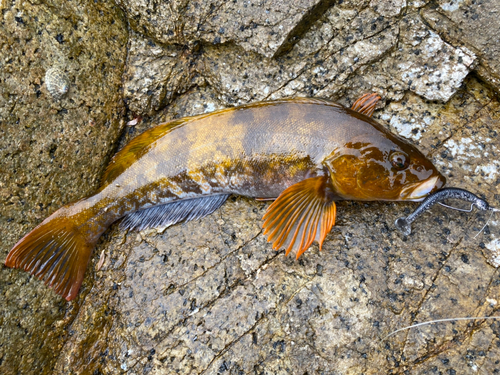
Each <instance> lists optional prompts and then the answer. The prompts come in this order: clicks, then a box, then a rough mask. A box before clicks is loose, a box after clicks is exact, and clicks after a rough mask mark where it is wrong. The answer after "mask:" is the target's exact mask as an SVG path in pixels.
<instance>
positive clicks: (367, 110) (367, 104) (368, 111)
mask: <svg viewBox="0 0 500 375" xmlns="http://www.w3.org/2000/svg"><path fill="white" fill-rule="evenodd" d="M379 100H380V96H379V95H378V94H375V93H372V94H364V95H363V96H361V97H360V98H359V99H358V100H356V101H355V102H354V104H353V105H352V106H351V109H352V110H353V111H356V112H359V113H362V114H364V115H367V116H368V117H372V115H373V112H374V111H375V106H376V105H377V103H378V101H379Z"/></svg>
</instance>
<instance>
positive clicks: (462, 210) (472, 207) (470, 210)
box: [438, 202, 474, 212]
mask: <svg viewBox="0 0 500 375" xmlns="http://www.w3.org/2000/svg"><path fill="white" fill-rule="evenodd" d="M438 204H440V205H441V206H443V207H446V208H451V209H452V210H457V211H461V212H472V210H473V209H474V203H472V204H471V205H470V209H468V210H466V209H463V208H458V207H453V206H448V205H447V204H444V203H442V202H438Z"/></svg>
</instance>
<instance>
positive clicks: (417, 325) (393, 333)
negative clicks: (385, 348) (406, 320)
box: [382, 316, 500, 341]
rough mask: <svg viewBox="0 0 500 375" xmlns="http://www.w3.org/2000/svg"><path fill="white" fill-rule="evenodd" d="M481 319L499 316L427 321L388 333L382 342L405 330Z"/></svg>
mask: <svg viewBox="0 0 500 375" xmlns="http://www.w3.org/2000/svg"><path fill="white" fill-rule="evenodd" d="M482 319H485V320H486V319H500V316H467V317H464V318H446V319H436V320H429V321H428V322H422V323H417V324H413V325H411V326H408V327H404V328H400V329H397V330H395V331H393V332H391V333H389V334H388V335H387V336H385V337H384V338H383V339H382V341H384V340H386V339H387V338H389V337H391V336H393V335H395V334H396V333H398V332H401V331H405V330H407V329H411V328H416V327H421V326H425V325H429V324H434V323H443V322H454V321H460V320H482Z"/></svg>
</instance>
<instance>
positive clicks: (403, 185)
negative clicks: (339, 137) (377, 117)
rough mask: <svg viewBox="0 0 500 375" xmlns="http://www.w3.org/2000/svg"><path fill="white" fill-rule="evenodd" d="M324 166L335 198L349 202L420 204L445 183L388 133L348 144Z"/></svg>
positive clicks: (416, 153) (418, 154) (425, 161)
mask: <svg viewBox="0 0 500 375" xmlns="http://www.w3.org/2000/svg"><path fill="white" fill-rule="evenodd" d="M325 164H326V166H327V168H328V170H329V172H330V175H331V179H332V184H333V186H334V188H335V192H336V194H337V195H338V196H339V197H341V198H343V199H349V200H366V201H376V200H379V201H421V200H423V199H424V198H425V197H426V196H427V195H429V194H431V193H433V192H434V191H436V190H438V189H440V188H441V187H443V186H444V184H445V183H446V179H445V178H444V177H443V175H441V173H439V171H438V170H437V169H436V167H435V166H434V165H433V164H432V163H431V162H430V161H429V160H428V159H427V158H426V157H425V156H424V155H423V154H422V153H421V152H420V151H419V150H418V149H417V148H416V147H414V146H413V145H411V144H409V143H408V142H406V141H405V140H403V139H400V138H399V137H397V136H395V135H393V134H391V133H389V132H387V131H385V132H380V134H377V135H376V136H373V135H371V136H369V135H363V136H361V137H357V138H355V139H353V140H351V141H350V142H348V143H346V144H345V145H343V146H342V147H339V148H337V149H336V150H335V151H334V152H333V153H332V154H331V155H330V156H329V157H328V158H327V159H326V160H325Z"/></svg>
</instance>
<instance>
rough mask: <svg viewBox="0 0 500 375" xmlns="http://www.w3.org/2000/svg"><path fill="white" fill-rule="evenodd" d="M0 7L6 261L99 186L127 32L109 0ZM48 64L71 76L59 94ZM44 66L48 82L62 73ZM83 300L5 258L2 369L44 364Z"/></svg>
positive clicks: (118, 102)
mask: <svg viewBox="0 0 500 375" xmlns="http://www.w3.org/2000/svg"><path fill="white" fill-rule="evenodd" d="M0 8H1V9H2V12H1V16H0V17H1V18H0V23H1V25H0V158H1V162H0V174H1V178H0V207H1V209H0V243H1V254H2V255H1V260H2V263H3V261H4V260H5V256H6V255H7V251H8V250H9V248H11V247H12V246H13V245H14V244H15V243H16V242H17V241H18V240H19V239H20V238H21V237H22V235H23V233H26V232H28V231H29V230H31V229H32V228H33V227H34V226H36V225H37V224H38V223H39V222H40V221H42V220H43V219H44V218H45V217H46V216H48V215H49V214H50V213H52V212H53V211H55V210H56V209H57V208H59V207H60V206H62V205H63V204H65V203H68V202H70V201H73V200H75V199H79V198H80V197H83V196H85V195H87V194H90V193H91V192H92V191H94V190H95V188H96V187H97V183H98V182H99V179H100V175H101V173H102V171H103V168H104V166H105V164H106V161H107V160H108V159H109V157H110V156H111V155H112V153H113V148H114V147H113V145H114V144H115V143H116V140H117V138H118V136H119V135H120V132H121V128H122V124H123V113H124V111H123V110H124V106H123V102H122V99H121V93H120V86H121V80H122V75H123V69H124V62H125V58H126V44H127V39H128V36H127V35H128V32H127V28H126V24H125V18H124V17H123V13H122V11H121V10H120V9H119V8H117V7H113V6H109V5H105V4H93V5H85V4H76V3H75V2H67V1H60V2H58V1H47V2H31V3H30V2H22V4H20V3H18V2H10V1H8V2H2V5H0ZM51 69H52V70H53V69H57V70H58V71H59V72H61V74H63V75H64V76H65V77H66V79H67V81H68V83H69V84H68V91H67V93H66V94H65V95H63V96H61V97H60V98H57V97H54V96H53V95H52V94H51V93H49V91H48V89H47V81H46V78H45V77H46V72H47V71H50V70H51ZM49 76H51V78H49V81H50V80H52V81H51V83H52V84H55V82H56V80H58V79H59V80H60V78H61V77H59V78H57V77H56V76H55V75H54V74H52V75H50V74H49ZM50 87H51V86H50V84H49V88H50ZM59 89H60V88H59ZM56 90H57V88H56ZM80 303H81V301H80V302H79V301H77V302H75V303H73V304H66V303H64V301H62V300H61V298H58V297H57V296H55V295H54V294H53V293H52V292H50V291H48V289H47V288H46V287H45V286H44V285H43V284H41V283H40V282H39V281H38V280H36V279H34V278H32V277H30V276H29V275H28V274H26V273H24V272H19V271H17V270H11V269H7V268H5V267H4V268H3V269H2V271H1V272H0V306H1V307H0V327H1V328H0V373H2V374H29V373H32V374H35V373H36V374H41V373H50V372H51V368H53V366H54V364H55V362H56V360H57V354H58V353H59V352H60V350H61V346H62V344H63V342H64V341H65V340H66V339H67V337H68V331H69V326H70V324H71V322H72V320H73V319H74V318H75V316H76V314H77V313H78V308H79V304H80Z"/></svg>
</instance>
